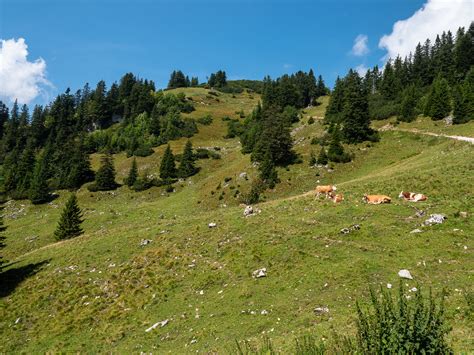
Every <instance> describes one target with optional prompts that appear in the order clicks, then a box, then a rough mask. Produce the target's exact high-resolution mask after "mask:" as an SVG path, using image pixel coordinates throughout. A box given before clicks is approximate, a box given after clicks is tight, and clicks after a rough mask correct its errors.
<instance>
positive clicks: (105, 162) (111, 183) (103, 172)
mask: <svg viewBox="0 0 474 355" xmlns="http://www.w3.org/2000/svg"><path fill="white" fill-rule="evenodd" d="M115 188H117V183H116V182H115V168H114V162H113V157H112V155H111V154H110V153H107V154H105V155H104V156H103V157H102V160H101V166H100V168H99V170H98V171H97V173H96V175H95V183H94V185H93V189H95V190H96V191H107V190H114V189H115Z"/></svg>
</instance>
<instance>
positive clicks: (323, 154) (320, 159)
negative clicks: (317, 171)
mask: <svg viewBox="0 0 474 355" xmlns="http://www.w3.org/2000/svg"><path fill="white" fill-rule="evenodd" d="M317 163H318V164H320V165H326V164H327V163H328V156H327V154H326V149H325V148H324V147H321V151H320V152H319V155H318V159H317Z"/></svg>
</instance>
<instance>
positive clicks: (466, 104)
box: [453, 67, 474, 124]
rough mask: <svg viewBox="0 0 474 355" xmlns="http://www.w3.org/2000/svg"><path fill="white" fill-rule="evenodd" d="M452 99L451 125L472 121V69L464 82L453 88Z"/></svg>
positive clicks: (473, 101) (473, 72)
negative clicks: (452, 113)
mask: <svg viewBox="0 0 474 355" xmlns="http://www.w3.org/2000/svg"><path fill="white" fill-rule="evenodd" d="M453 98H454V115H453V116H454V117H453V123H454V124H460V123H466V122H469V121H470V120H474V67H473V68H471V70H470V71H469V72H468V74H467V76H466V78H465V79H464V81H463V82H462V83H461V84H459V85H457V86H456V87H455V89H454V93H453Z"/></svg>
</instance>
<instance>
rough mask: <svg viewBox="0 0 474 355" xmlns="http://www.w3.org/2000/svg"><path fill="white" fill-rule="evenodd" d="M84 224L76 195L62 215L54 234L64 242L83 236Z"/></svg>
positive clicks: (68, 202) (69, 201)
mask: <svg viewBox="0 0 474 355" xmlns="http://www.w3.org/2000/svg"><path fill="white" fill-rule="evenodd" d="M82 222H83V219H82V211H81V209H80V208H79V206H78V203H77V197H76V195H75V194H72V195H71V196H70V197H69V199H68V200H67V202H66V206H65V207H64V209H63V211H62V213H61V217H60V219H59V223H58V226H57V227H56V231H55V232H54V236H55V238H56V239H57V240H63V239H70V238H74V237H77V236H79V235H81V234H82V233H83V230H82V228H81V224H82Z"/></svg>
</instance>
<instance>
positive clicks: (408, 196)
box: [398, 191, 428, 202]
mask: <svg viewBox="0 0 474 355" xmlns="http://www.w3.org/2000/svg"><path fill="white" fill-rule="evenodd" d="M398 197H399V198H403V199H404V200H405V201H411V202H418V201H426V200H427V199H428V197H427V196H425V195H423V194H417V193H415V192H405V191H402V192H400V195H398Z"/></svg>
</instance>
